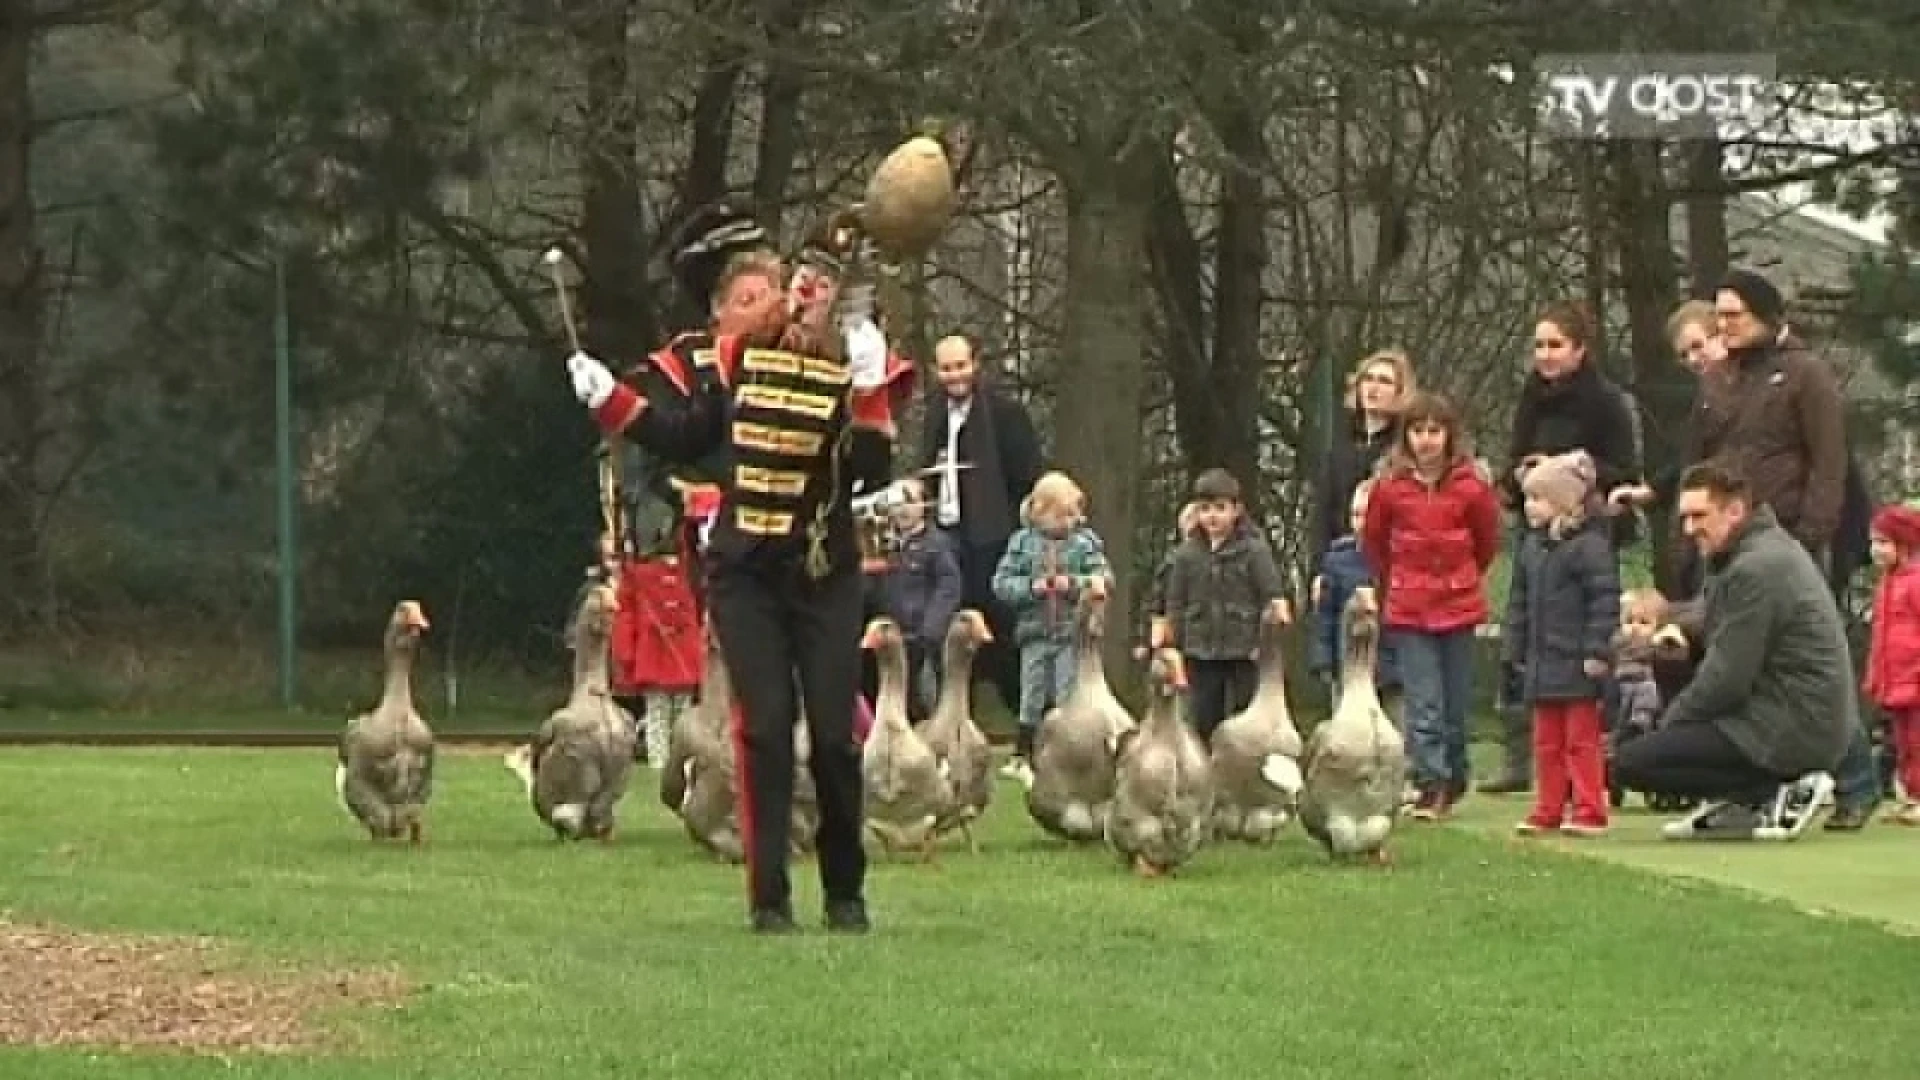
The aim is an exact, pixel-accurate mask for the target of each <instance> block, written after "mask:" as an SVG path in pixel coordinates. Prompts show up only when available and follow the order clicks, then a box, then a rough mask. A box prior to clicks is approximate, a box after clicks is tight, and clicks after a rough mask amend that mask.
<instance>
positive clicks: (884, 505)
mask: <svg viewBox="0 0 1920 1080" xmlns="http://www.w3.org/2000/svg"><path fill="white" fill-rule="evenodd" d="M912 501H913V500H912V498H911V497H910V495H909V490H908V488H907V482H906V481H905V480H895V481H894V482H893V483H891V484H888V485H887V486H886V487H883V488H881V489H880V490H879V491H876V492H874V493H873V494H871V495H861V496H857V497H856V498H855V499H854V500H853V512H854V513H855V514H856V515H859V516H864V517H876V518H878V517H885V516H887V515H888V514H890V513H892V512H893V510H894V508H896V507H899V506H903V505H905V504H906V503H909V502H912Z"/></svg>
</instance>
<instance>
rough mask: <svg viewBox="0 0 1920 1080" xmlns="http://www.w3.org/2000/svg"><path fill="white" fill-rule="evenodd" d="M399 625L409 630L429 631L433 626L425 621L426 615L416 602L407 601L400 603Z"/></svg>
mask: <svg viewBox="0 0 1920 1080" xmlns="http://www.w3.org/2000/svg"><path fill="white" fill-rule="evenodd" d="M400 625H402V626H404V627H406V628H407V629H409V630H430V629H432V628H433V624H432V623H430V622H428V621H427V613H426V612H425V611H424V610H422V609H421V607H420V602H419V601H418V600H407V601H403V602H402V603H401V605H400Z"/></svg>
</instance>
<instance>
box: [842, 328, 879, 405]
mask: <svg viewBox="0 0 1920 1080" xmlns="http://www.w3.org/2000/svg"><path fill="white" fill-rule="evenodd" d="M847 373H848V374H850V375H852V376H853V388H854V389H855V390H871V389H873V388H874V387H876V386H879V385H880V384H881V383H884V382H886V381H887V336H886V335H885V334H883V333H881V332H880V328H879V327H878V326H875V325H874V324H873V320H872V319H862V320H860V321H859V322H858V323H856V324H854V325H853V327H851V328H850V329H848V331H847Z"/></svg>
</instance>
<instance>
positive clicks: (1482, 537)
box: [1360, 393, 1500, 821]
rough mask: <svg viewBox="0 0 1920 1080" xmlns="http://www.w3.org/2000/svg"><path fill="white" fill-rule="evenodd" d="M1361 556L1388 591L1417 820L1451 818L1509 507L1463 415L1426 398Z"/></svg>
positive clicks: (1407, 417) (1388, 478)
mask: <svg viewBox="0 0 1920 1080" xmlns="http://www.w3.org/2000/svg"><path fill="white" fill-rule="evenodd" d="M1360 547H1361V550H1362V551H1363V552H1364V553H1365V555H1366V557H1367V564H1368V565H1369V566H1372V567H1373V568H1374V574H1375V578H1376V580H1378V581H1379V582H1380V583H1381V585H1382V587H1383V588H1384V589H1385V591H1386V605H1385V610H1384V612H1383V617H1382V622H1383V623H1384V625H1385V627H1386V630H1387V632H1388V633H1389V634H1391V635H1392V636H1393V641H1394V651H1395V655H1396V657H1397V658H1398V660H1399V665H1400V681H1401V687H1402V701H1403V703H1404V704H1403V708H1404V710H1405V715H1406V727H1407V730H1406V736H1407V750H1408V755H1409V757H1410V758H1411V759H1412V761H1411V764H1412V766H1413V783H1414V787H1415V788H1416V789H1418V791H1419V795H1418V797H1417V798H1416V800H1415V802H1414V808H1413V814H1414V817H1415V818H1417V819H1420V820H1425V821H1435V820H1438V819H1440V818H1443V817H1445V816H1446V815H1447V814H1448V812H1450V811H1451V810H1452V809H1453V804H1454V803H1456V802H1458V801H1459V800H1460V797H1461V796H1462V795H1464V794H1465V793H1466V790H1467V772H1468V769H1467V705H1468V702H1469V700H1470V699H1471V696H1472V692H1473V636H1474V630H1475V628H1476V627H1478V626H1479V625H1480V624H1481V623H1483V622H1485V621H1487V597H1486V575H1487V568H1488V567H1490V566H1492V565H1493V560H1494V558H1495V557H1496V556H1497V555H1498V554H1499V553H1500V502H1499V499H1498V497H1497V496H1496V495H1495V494H1494V490H1493V485H1492V484H1491V483H1489V482H1488V480H1487V477H1486V476H1485V475H1484V474H1483V473H1482V472H1481V470H1480V467H1479V466H1478V465H1477V464H1476V463H1475V462H1474V460H1473V458H1472V456H1471V451H1470V450H1469V449H1468V447H1467V440H1466V433H1465V432H1464V430H1463V429H1462V424H1461V422H1460V414H1459V412H1458V411H1457V410H1456V409H1455V408H1454V406H1453V404H1452V403H1451V402H1449V401H1448V400H1447V399H1446V398H1444V397H1441V396H1440V395H1438V394H1429V393H1416V394H1414V395H1413V396H1412V397H1411V398H1409V399H1408V401H1407V403H1406V406H1405V407H1404V409H1403V411H1402V413H1401V418H1400V436H1399V439H1398V441H1397V442H1396V443H1395V445H1394V448H1393V451H1392V455H1391V456H1390V457H1389V458H1388V459H1387V462H1386V471H1385V472H1384V474H1383V475H1382V476H1381V477H1380V479H1379V480H1378V481H1376V482H1375V484H1374V487H1373V496H1372V497H1371V498H1370V499H1368V500H1367V516H1366V519H1365V521H1364V523H1363V525H1362V527H1361V532H1360Z"/></svg>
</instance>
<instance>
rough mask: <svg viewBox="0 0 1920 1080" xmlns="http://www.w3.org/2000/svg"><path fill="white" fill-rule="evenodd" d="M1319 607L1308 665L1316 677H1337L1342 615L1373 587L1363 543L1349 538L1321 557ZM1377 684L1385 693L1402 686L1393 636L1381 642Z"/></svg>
mask: <svg viewBox="0 0 1920 1080" xmlns="http://www.w3.org/2000/svg"><path fill="white" fill-rule="evenodd" d="M1320 576H1321V578H1322V584H1321V587H1320V606H1319V607H1317V608H1315V609H1314V610H1313V640H1312V644H1311V646H1310V647H1309V650H1308V659H1307V665H1308V668H1309V669H1310V670H1312V671H1313V672H1315V673H1316V674H1329V673H1330V674H1335V675H1338V674H1339V671H1340V667H1341V663H1340V661H1341V655H1340V613H1341V612H1342V611H1344V610H1346V607H1347V599H1348V598H1349V597H1351V596H1352V595H1353V591H1354V590H1355V589H1358V588H1359V587H1360V586H1362V585H1374V584H1375V582H1374V580H1373V569H1372V568H1371V567H1369V566H1368V565H1367V557H1366V556H1365V555H1363V554H1361V551H1360V541H1359V540H1358V539H1357V538H1355V537H1353V536H1351V535H1349V536H1343V537H1341V538H1339V539H1338V540H1335V541H1334V542H1333V543H1332V544H1330V545H1328V547H1327V551H1326V554H1324V555H1322V556H1321V557H1320ZM1373 680H1374V684H1375V685H1376V686H1378V687H1380V688H1381V689H1382V690H1392V689H1397V688H1398V687H1399V686H1400V665H1399V661H1398V658H1397V656H1396V653H1395V650H1394V647H1393V635H1392V634H1388V635H1385V637H1384V639H1383V640H1382V641H1381V642H1380V655H1379V659H1378V660H1377V661H1376V662H1375V663H1374V667H1373Z"/></svg>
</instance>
